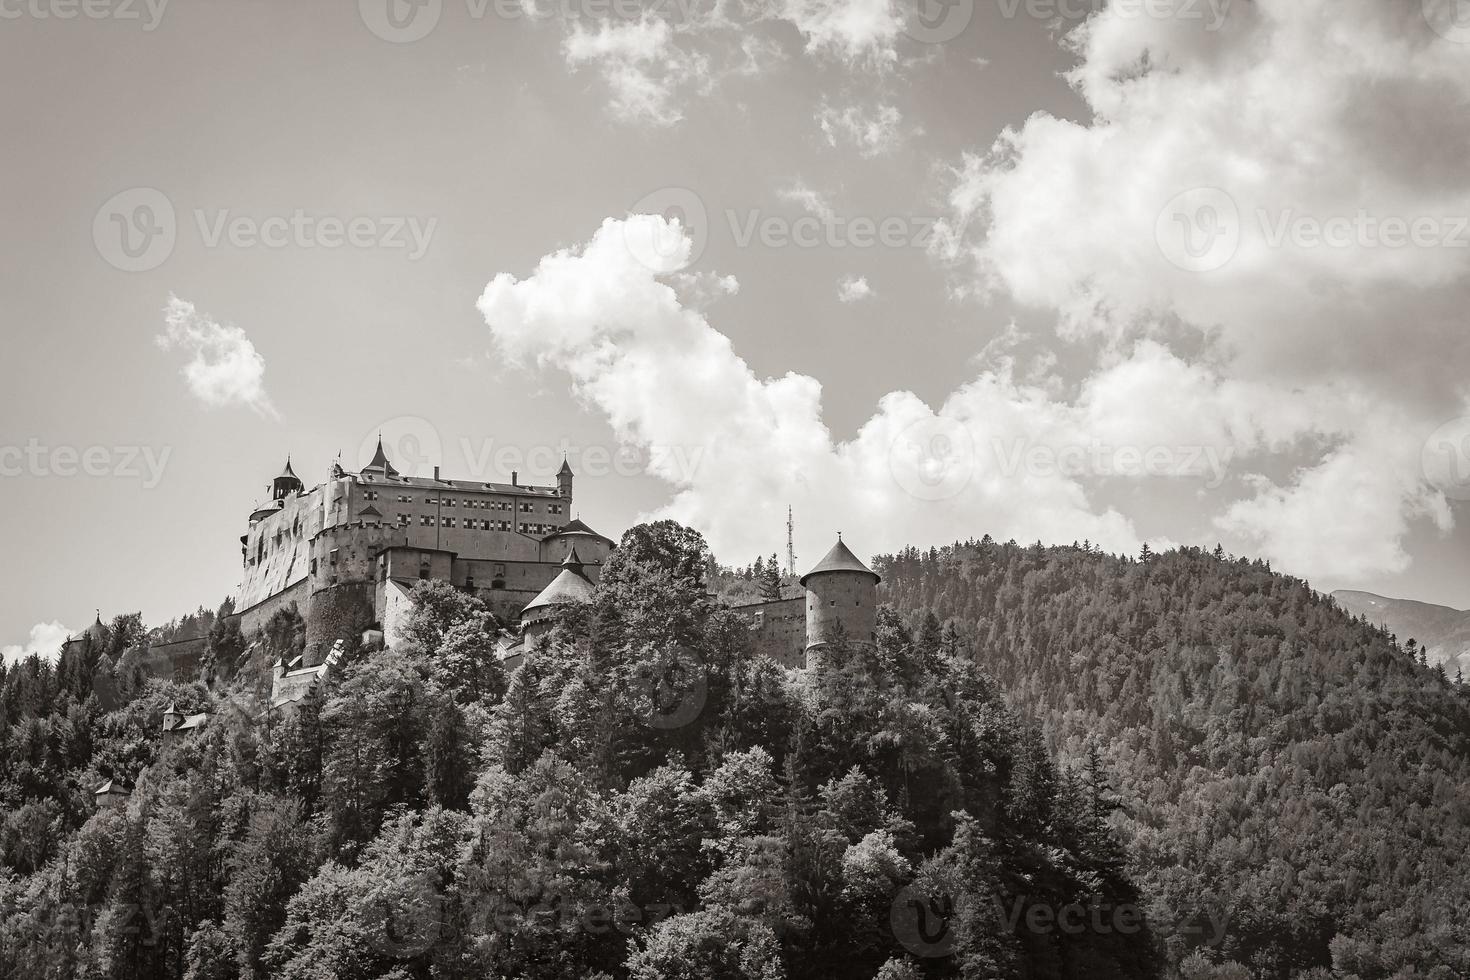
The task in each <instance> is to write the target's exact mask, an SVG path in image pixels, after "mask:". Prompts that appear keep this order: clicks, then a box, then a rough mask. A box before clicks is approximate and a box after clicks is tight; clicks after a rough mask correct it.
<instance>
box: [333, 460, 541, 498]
mask: <svg viewBox="0 0 1470 980" xmlns="http://www.w3.org/2000/svg"><path fill="white" fill-rule="evenodd" d="M358 478H359V480H361V482H363V483H388V484H392V485H393V486H395V487H410V488H415V489H419V490H463V491H467V492H469V493H503V494H511V495H515V494H518V495H520V496H523V497H556V496H558V493H557V489H556V487H533V486H527V485H526V484H524V483H481V482H479V481H478V480H436V479H434V478H433V477H430V476H401V475H400V474H399V473H398V471H397V470H393V469H390V470H387V471H386V475H384V473H383V472H382V471H381V467H375V466H367V467H364V468H363V471H362V472H361V473H360V474H358Z"/></svg>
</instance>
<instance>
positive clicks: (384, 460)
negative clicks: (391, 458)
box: [363, 436, 398, 476]
mask: <svg viewBox="0 0 1470 980" xmlns="http://www.w3.org/2000/svg"><path fill="white" fill-rule="evenodd" d="M363 469H364V470H382V471H383V472H384V473H385V474H386V475H388V476H397V475H398V471H397V470H395V469H394V468H393V464H392V463H390V462H388V454H387V453H385V452H383V437H382V436H378V448H377V451H376V452H374V453H373V461H372V462H371V463H369V464H367V466H364V467H363Z"/></svg>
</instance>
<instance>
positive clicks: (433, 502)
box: [424, 497, 439, 504]
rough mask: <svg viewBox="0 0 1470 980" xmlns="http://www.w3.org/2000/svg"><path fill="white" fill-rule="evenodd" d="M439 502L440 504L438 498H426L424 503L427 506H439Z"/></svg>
mask: <svg viewBox="0 0 1470 980" xmlns="http://www.w3.org/2000/svg"><path fill="white" fill-rule="evenodd" d="M438 502H439V498H438V497H425V498H424V503H426V504H437V503H438Z"/></svg>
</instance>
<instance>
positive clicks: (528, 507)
mask: <svg viewBox="0 0 1470 980" xmlns="http://www.w3.org/2000/svg"><path fill="white" fill-rule="evenodd" d="M521 513H522V514H529V513H531V505H530V504H525V503H523V504H521Z"/></svg>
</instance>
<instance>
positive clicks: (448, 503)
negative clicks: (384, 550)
mask: <svg viewBox="0 0 1470 980" xmlns="http://www.w3.org/2000/svg"><path fill="white" fill-rule="evenodd" d="M363 497H364V498H365V499H367V500H377V499H378V494H377V493H376V491H373V490H366V491H364V492H363ZM398 502H399V503H400V504H411V503H413V496H412V495H410V494H403V493H400V494H398ZM424 503H426V504H437V505H439V506H441V507H464V508H465V509H466V510H475V509H479V510H510V509H511V503H510V501H508V500H462V499H460V498H458V497H443V498H440V497H425V498H424ZM563 506H564V505H562V504H547V505H546V513H548V514H560V513H562V507H563ZM520 512H521V513H522V514H534V513H535V512H536V505H535V504H532V503H525V502H523V503H522V504H521V506H520Z"/></svg>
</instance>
